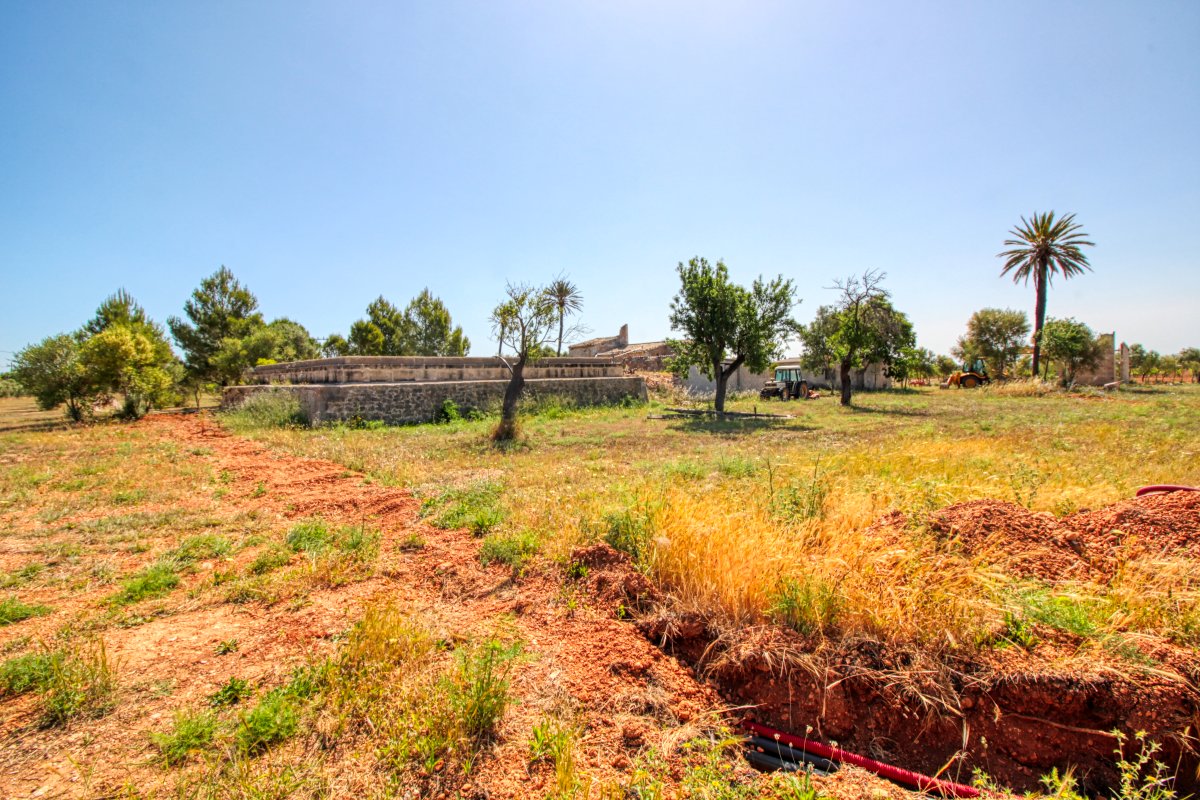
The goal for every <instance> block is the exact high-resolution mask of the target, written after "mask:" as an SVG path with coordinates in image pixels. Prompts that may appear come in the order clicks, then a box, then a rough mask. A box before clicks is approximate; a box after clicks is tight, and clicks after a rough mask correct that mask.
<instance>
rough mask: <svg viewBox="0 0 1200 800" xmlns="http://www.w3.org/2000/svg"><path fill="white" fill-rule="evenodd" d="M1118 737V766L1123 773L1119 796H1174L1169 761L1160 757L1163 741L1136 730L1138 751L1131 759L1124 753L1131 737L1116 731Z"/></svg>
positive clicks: (1136, 799)
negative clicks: (1160, 741) (1152, 739)
mask: <svg viewBox="0 0 1200 800" xmlns="http://www.w3.org/2000/svg"><path fill="white" fill-rule="evenodd" d="M1114 733H1115V734H1116V737H1117V749H1116V754H1117V770H1118V771H1119V772H1120V774H1121V793H1120V795H1119V796H1118V797H1119V800H1174V798H1175V797H1176V794H1175V790H1174V789H1173V788H1172V784H1173V783H1174V779H1173V778H1172V777H1171V775H1170V772H1169V771H1168V769H1167V766H1166V764H1164V763H1162V762H1161V761H1159V760H1158V758H1157V756H1158V752H1159V750H1161V749H1162V745H1160V744H1159V743H1158V742H1155V741H1151V740H1150V739H1149V738H1148V737H1147V736H1146V734H1145V732H1143V731H1138V732H1137V733H1135V734H1134V737H1133V739H1134V743H1136V745H1137V752H1136V753H1134V755H1133V757H1132V758H1131V759H1128V760H1127V759H1126V758H1125V757H1124V755H1123V752H1124V749H1125V743H1126V742H1127V741H1128V737H1127V736H1126V735H1124V734H1123V733H1121V732H1120V731H1114Z"/></svg>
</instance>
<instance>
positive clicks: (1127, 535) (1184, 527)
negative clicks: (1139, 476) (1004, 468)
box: [1061, 492, 1200, 559]
mask: <svg viewBox="0 0 1200 800" xmlns="http://www.w3.org/2000/svg"><path fill="white" fill-rule="evenodd" d="M1061 524H1062V526H1063V527H1064V528H1068V529H1069V530H1071V531H1072V532H1073V533H1075V534H1077V536H1078V540H1079V542H1080V544H1081V546H1082V547H1083V548H1084V550H1085V552H1087V553H1089V554H1092V557H1093V558H1097V557H1099V558H1105V559H1111V558H1112V557H1114V556H1115V555H1116V554H1118V553H1122V554H1123V555H1125V556H1127V557H1128V556H1150V555H1165V556H1175V557H1178V556H1185V557H1188V558H1200V492H1171V493H1169V494H1159V495H1148V496H1146V497H1137V498H1134V499H1132V500H1125V501H1122V502H1120V503H1117V504H1115V505H1111V506H1108V507H1107V508H1102V509H1100V510H1098V511H1084V512H1080V513H1078V514H1072V515H1071V516H1069V517H1066V518H1065V519H1063V520H1062V521H1061Z"/></svg>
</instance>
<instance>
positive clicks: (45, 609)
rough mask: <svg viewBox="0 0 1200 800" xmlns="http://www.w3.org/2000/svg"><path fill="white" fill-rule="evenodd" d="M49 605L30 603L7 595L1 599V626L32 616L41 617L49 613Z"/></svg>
mask: <svg viewBox="0 0 1200 800" xmlns="http://www.w3.org/2000/svg"><path fill="white" fill-rule="evenodd" d="M50 611H51V609H50V607H49V606H39V605H30V604H29V603H24V602H22V601H21V600H19V599H18V598H16V597H6V598H5V599H3V600H0V626H3V625H11V624H12V623H14V622H20V621H21V620H24V619H29V618H30V617H40V616H42V615H44V614H49V613H50Z"/></svg>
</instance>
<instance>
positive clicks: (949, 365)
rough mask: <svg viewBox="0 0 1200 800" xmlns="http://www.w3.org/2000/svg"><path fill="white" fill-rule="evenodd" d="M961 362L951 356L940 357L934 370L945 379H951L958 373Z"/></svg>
mask: <svg viewBox="0 0 1200 800" xmlns="http://www.w3.org/2000/svg"><path fill="white" fill-rule="evenodd" d="M958 367H959V362H958V361H955V360H954V359H953V358H951V357H950V356H938V357H937V360H936V361H935V362H934V369H935V370H936V371H937V374H938V375H940V376H941V377H943V378H949V377H950V376H951V375H953V374H954V373H956V372H958Z"/></svg>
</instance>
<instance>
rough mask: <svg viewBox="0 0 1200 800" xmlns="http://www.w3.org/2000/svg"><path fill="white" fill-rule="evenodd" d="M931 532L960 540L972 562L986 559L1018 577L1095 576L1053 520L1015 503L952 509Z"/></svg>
mask: <svg viewBox="0 0 1200 800" xmlns="http://www.w3.org/2000/svg"><path fill="white" fill-rule="evenodd" d="M930 528H931V529H932V530H933V531H934V532H935V533H937V534H939V535H940V536H943V537H945V538H947V539H951V540H954V541H955V542H956V543H957V544H958V545H959V546H960V547H961V548H962V550H963V552H964V553H965V554H966V555H967V556H968V557H972V558H973V557H980V558H984V559H986V560H988V561H989V562H991V563H993V564H995V565H996V566H998V567H1001V568H1003V569H1004V570H1005V571H1006V572H1009V573H1011V574H1014V575H1023V576H1026V577H1036V578H1042V579H1045V580H1066V579H1073V578H1085V577H1087V576H1088V574H1089V572H1090V571H1091V568H1090V566H1089V564H1088V561H1087V560H1086V559H1085V558H1084V556H1083V553H1082V551H1081V549H1079V546H1078V544H1077V543H1076V542H1075V540H1074V539H1073V538H1072V537H1071V536H1070V534H1069V532H1068V531H1066V530H1064V529H1062V528H1061V527H1060V525H1059V523H1058V520H1056V519H1055V518H1054V515H1053V514H1049V513H1044V512H1043V513H1034V512H1032V511H1029V510H1028V509H1026V508H1022V507H1021V506H1019V505H1016V504H1015V503H1006V502H1004V501H1002V500H972V501H971V502H969V503H958V504H956V505H952V506H947V507H946V508H943V509H942V510H941V511H938V512H937V513H935V514H934V515H933V516H932V517H931V518H930Z"/></svg>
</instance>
